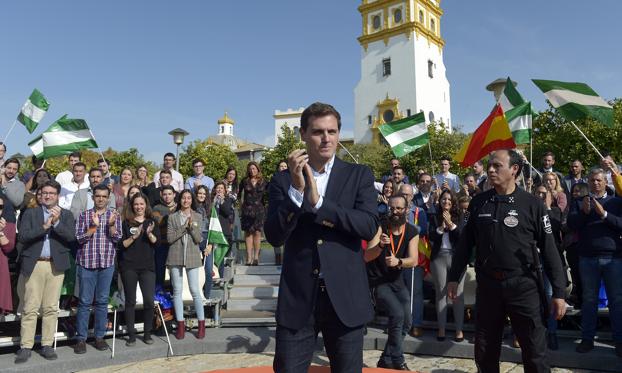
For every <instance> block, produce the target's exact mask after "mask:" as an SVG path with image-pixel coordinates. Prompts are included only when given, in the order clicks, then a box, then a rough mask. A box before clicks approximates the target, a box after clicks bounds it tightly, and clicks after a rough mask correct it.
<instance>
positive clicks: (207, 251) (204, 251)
mask: <svg viewBox="0 0 622 373" xmlns="http://www.w3.org/2000/svg"><path fill="white" fill-rule="evenodd" d="M212 247H213V245H212V244H209V245H207V246H206V247H205V250H203V255H205V256H209V254H211V253H212Z"/></svg>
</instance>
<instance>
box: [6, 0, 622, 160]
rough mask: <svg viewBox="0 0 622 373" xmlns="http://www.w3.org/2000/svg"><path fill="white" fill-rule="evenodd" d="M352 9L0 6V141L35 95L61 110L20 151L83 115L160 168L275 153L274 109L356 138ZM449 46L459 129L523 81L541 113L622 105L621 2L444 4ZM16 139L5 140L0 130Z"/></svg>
mask: <svg viewBox="0 0 622 373" xmlns="http://www.w3.org/2000/svg"><path fill="white" fill-rule="evenodd" d="M360 3H361V1H355V0H313V1H301V0H270V1H257V0H239V1H231V0H230V1H208V0H178V1H165V0H132V1H127V0H109V1H94V0H66V1H45V0H30V1H13V2H2V4H1V5H0V126H1V127H2V129H1V130H0V136H2V138H4V136H5V134H6V133H7V131H8V129H9V127H10V126H11V124H12V123H13V120H14V118H15V117H16V116H17V114H18V112H19V109H20V108H21V106H22V105H23V103H24V102H25V100H26V98H27V97H28V95H29V94H30V93H31V91H32V89H33V88H38V89H39V90H40V91H41V92H43V93H44V94H45V95H46V96H47V98H48V100H49V101H50V103H51V107H50V110H49V112H48V113H47V115H46V117H45V118H44V119H43V121H42V122H41V124H40V126H39V128H38V129H37V131H36V132H35V133H34V134H32V135H29V134H28V133H27V131H26V130H25V129H24V128H23V127H21V126H20V125H19V124H18V126H16V127H15V129H14V130H13V132H12V133H11V134H10V136H9V138H8V139H7V143H8V153H9V154H13V153H16V152H21V153H22V154H28V155H29V154H30V151H29V149H28V147H27V145H26V144H27V143H28V142H29V141H30V140H31V139H32V138H34V137H35V136H36V135H38V134H39V133H40V132H42V131H43V130H45V128H47V126H49V125H50V124H51V123H52V122H53V121H54V120H55V119H57V118H59V117H60V116H62V115H63V114H69V117H72V118H83V119H85V120H86V121H87V122H88V124H89V126H90V128H91V129H92V131H93V133H94V134H95V137H96V139H97V141H98V143H99V145H100V147H101V148H103V149H106V148H108V147H112V148H113V149H116V150H126V149H128V148H130V147H136V148H138V150H139V151H140V152H141V153H142V154H143V155H144V156H145V157H146V158H147V159H149V160H154V161H157V162H161V159H162V155H163V154H164V153H165V152H167V151H173V152H174V151H175V145H174V144H173V141H172V137H171V136H170V135H168V132H169V131H170V130H172V129H174V128H177V127H180V128H183V129H185V130H186V131H188V132H189V133H190V135H189V136H188V137H187V138H186V141H185V144H187V143H188V142H189V141H194V140H196V139H204V138H206V137H208V136H210V135H214V134H216V132H217V120H218V119H219V118H220V117H222V116H223V113H224V111H225V110H226V111H227V112H228V113H229V116H230V117H232V118H233V119H234V120H235V125H234V134H235V135H236V136H237V137H240V138H243V139H246V140H249V141H253V142H257V143H261V144H265V145H269V146H270V145H273V141H274V140H273V138H274V119H273V117H272V115H273V114H274V110H277V109H278V110H285V109H287V108H298V107H301V106H307V105H309V104H310V103H312V102H314V101H324V102H328V103H331V104H333V105H334V106H335V107H336V108H337V109H338V110H339V111H340V112H341V114H342V121H343V131H342V137H351V136H352V130H353V120H354V92H353V90H354V87H355V85H356V83H357V82H358V80H359V79H360V56H361V46H360V45H359V43H358V41H357V40H356V38H357V37H358V36H360V35H361V32H362V30H361V16H360V13H359V12H358V10H357V7H358V6H359V5H360ZM441 6H442V8H443V10H444V12H445V14H444V16H443V18H442V19H441V35H442V37H443V38H444V39H445V42H446V45H445V48H444V61H445V66H446V68H447V77H448V79H449V82H450V84H451V110H452V118H453V119H452V121H453V124H454V125H456V124H457V125H460V126H462V128H463V130H464V131H467V132H469V131H472V130H473V129H475V128H476V127H477V125H479V124H480V123H481V121H482V120H483V119H484V118H485V116H486V115H487V114H488V113H489V112H490V109H491V108H492V105H493V104H494V102H493V98H492V95H491V93H490V92H487V91H486V90H485V89H484V87H485V86H486V85H487V84H488V83H489V82H491V81H492V80H494V79H496V78H499V77H506V76H508V75H509V76H511V77H512V79H513V80H515V81H517V82H518V86H517V89H518V90H519V92H521V94H522V95H523V96H524V97H525V98H526V99H528V100H532V101H533V104H534V106H535V107H536V109H543V108H545V106H546V105H545V102H544V99H543V96H542V94H541V92H539V91H538V90H537V88H536V87H535V86H534V85H533V84H532V83H531V82H530V80H529V79H531V78H540V79H553V80H565V81H581V82H585V83H588V84H589V85H590V86H591V87H592V88H593V89H594V90H596V92H598V93H599V94H600V95H601V96H603V97H604V98H606V99H612V98H615V97H622V92H621V89H620V87H622V74H621V69H620V67H619V66H620V61H621V60H622V48H620V47H619V46H618V47H616V45H619V41H620V36H621V35H622V23H621V22H619V19H618V15H619V14H622V2H621V1H619V0H601V1H598V2H597V5H593V3H591V2H584V1H576V0H573V1H564V0H552V1H539V0H528V1H520V2H519V1H498V0H477V1H466V0H443V1H441ZM1 132H4V133H1Z"/></svg>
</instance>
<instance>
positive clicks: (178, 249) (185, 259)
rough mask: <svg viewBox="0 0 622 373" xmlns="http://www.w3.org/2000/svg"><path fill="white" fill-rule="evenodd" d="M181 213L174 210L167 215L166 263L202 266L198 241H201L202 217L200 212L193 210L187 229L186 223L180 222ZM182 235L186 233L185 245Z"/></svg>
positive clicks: (187, 266)
mask: <svg viewBox="0 0 622 373" xmlns="http://www.w3.org/2000/svg"><path fill="white" fill-rule="evenodd" d="M181 214H182V213H181V211H176V212H175V213H173V214H171V215H169V218H168V225H167V230H166V237H167V241H168V243H169V245H170V247H169V249H168V257H167V258H166V265H167V266H185V267H186V268H197V267H201V266H203V262H202V260H201V251H200V250H199V243H201V227H202V226H203V218H202V217H201V215H200V214H198V213H196V212H194V211H193V212H192V228H191V229H190V230H188V229H187V228H186V224H182V215H181ZM184 235H187V239H186V242H187V243H186V245H185V247H184V243H183V239H182V237H183V236H184Z"/></svg>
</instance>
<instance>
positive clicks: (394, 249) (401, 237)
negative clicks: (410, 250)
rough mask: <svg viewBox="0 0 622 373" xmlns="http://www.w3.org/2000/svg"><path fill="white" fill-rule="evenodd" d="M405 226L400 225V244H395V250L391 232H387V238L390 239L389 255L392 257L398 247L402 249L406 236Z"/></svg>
mask: <svg viewBox="0 0 622 373" xmlns="http://www.w3.org/2000/svg"><path fill="white" fill-rule="evenodd" d="M405 233H406V224H404V225H402V229H401V231H400V242H399V243H398V244H397V249H396V248H395V245H394V244H393V230H391V231H390V232H389V237H390V238H391V253H392V254H393V256H396V254H397V252H398V250H399V249H400V247H402V242H404V236H406V234H405Z"/></svg>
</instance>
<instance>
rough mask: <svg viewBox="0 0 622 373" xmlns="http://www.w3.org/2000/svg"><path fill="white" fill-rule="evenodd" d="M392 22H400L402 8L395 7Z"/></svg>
mask: <svg viewBox="0 0 622 373" xmlns="http://www.w3.org/2000/svg"><path fill="white" fill-rule="evenodd" d="M393 22H395V23H400V22H402V9H400V8H397V9H395V11H394V12H393Z"/></svg>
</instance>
